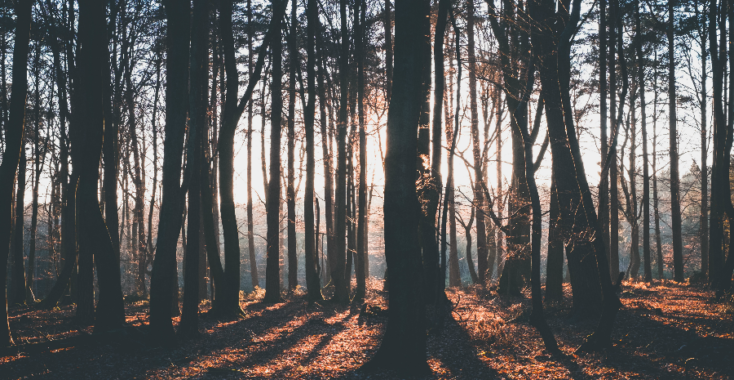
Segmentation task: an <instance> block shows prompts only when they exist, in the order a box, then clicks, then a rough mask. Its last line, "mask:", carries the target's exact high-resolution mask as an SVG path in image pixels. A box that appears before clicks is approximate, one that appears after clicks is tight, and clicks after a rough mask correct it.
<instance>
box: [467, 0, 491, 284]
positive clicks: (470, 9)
mask: <svg viewBox="0 0 734 380" xmlns="http://www.w3.org/2000/svg"><path fill="white" fill-rule="evenodd" d="M466 17H467V26H466V28H467V30H466V34H467V39H468V45H467V49H468V54H469V56H468V63H469V109H470V111H471V135H472V152H473V154H474V200H473V201H472V203H473V207H474V208H475V209H476V218H477V275H478V280H479V283H481V284H484V283H485V276H486V274H487V235H486V233H487V232H486V228H485V226H484V224H485V223H484V221H485V216H484V206H485V204H484V186H483V185H484V176H483V175H482V163H481V159H480V157H481V153H480V148H479V146H480V145H481V143H480V141H481V140H480V138H479V114H478V111H477V73H476V70H477V69H476V66H477V59H476V54H475V51H474V50H475V49H474V44H475V43H474V23H475V21H474V0H467V2H466Z"/></svg>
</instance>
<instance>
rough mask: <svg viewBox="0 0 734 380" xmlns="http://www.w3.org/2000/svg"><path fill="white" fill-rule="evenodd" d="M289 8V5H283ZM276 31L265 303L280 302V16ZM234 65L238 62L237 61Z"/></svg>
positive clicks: (272, 91)
mask: <svg viewBox="0 0 734 380" xmlns="http://www.w3.org/2000/svg"><path fill="white" fill-rule="evenodd" d="M280 7H282V8H283V9H285V4H283V5H280ZM272 28H273V31H274V32H275V35H274V38H273V41H272V45H273V46H272V53H271V54H272V58H271V59H272V70H273V71H272V73H273V79H272V81H273V82H272V85H271V89H270V91H271V96H272V100H271V104H270V109H271V119H270V120H271V121H270V183H269V184H268V201H267V224H268V232H267V267H266V269H265V298H264V299H263V301H264V302H280V301H281V296H280V220H279V219H280V132H281V122H282V116H281V112H282V110H283V96H282V93H281V87H282V85H281V80H282V76H283V70H282V56H281V55H282V49H283V47H282V46H283V43H282V41H281V35H280V29H281V20H280V17H276V18H274V20H273V23H272ZM233 64H234V63H233Z"/></svg>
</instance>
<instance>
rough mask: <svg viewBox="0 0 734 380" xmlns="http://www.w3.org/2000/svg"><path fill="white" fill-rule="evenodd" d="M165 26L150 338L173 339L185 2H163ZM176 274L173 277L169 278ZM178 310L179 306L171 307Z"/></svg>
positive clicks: (185, 49) (184, 93)
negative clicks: (159, 187) (160, 187)
mask: <svg viewBox="0 0 734 380" xmlns="http://www.w3.org/2000/svg"><path fill="white" fill-rule="evenodd" d="M164 7H165V11H166V16H167V19H168V22H167V31H166V32H167V35H166V47H167V51H168V53H167V54H168V59H166V75H167V83H168V85H167V86H166V127H165V139H164V143H163V177H162V180H161V182H162V185H163V191H162V193H163V194H162V200H161V209H160V213H159V217H158V242H157V244H156V254H155V259H154V261H153V272H152V274H151V277H150V328H151V333H152V335H153V336H154V339H157V340H158V342H160V343H166V342H168V341H170V340H171V339H172V338H173V335H174V331H173V324H172V323H171V305H172V294H173V284H174V281H176V283H178V280H177V279H176V278H177V276H176V245H177V242H178V236H179V231H180V230H181V222H182V218H183V216H182V214H183V210H182V209H183V197H184V193H183V189H182V188H181V185H180V181H181V157H182V156H183V140H184V133H185V131H186V119H187V109H188V107H187V106H186V103H187V102H188V100H189V98H188V87H189V85H188V83H189V82H188V78H189V75H188V74H189V73H188V66H189V64H188V62H189V35H190V34H189V33H190V30H189V18H190V17H191V7H190V4H189V2H187V1H184V0H166V1H165V2H164ZM174 276H176V277H174ZM176 307H178V305H176Z"/></svg>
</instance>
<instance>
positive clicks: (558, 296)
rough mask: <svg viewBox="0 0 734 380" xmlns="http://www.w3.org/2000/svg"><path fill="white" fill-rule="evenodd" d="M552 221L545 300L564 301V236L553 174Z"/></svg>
mask: <svg viewBox="0 0 734 380" xmlns="http://www.w3.org/2000/svg"><path fill="white" fill-rule="evenodd" d="M549 207H550V220H549V221H548V264H547V267H546V282H545V299H546V300H547V301H561V300H563V250H564V247H563V235H562V231H561V227H560V223H561V221H560V206H559V204H558V188H557V187H556V179H555V176H554V175H553V174H551V194H550V206H549Z"/></svg>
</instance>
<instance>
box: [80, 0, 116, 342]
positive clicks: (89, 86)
mask: <svg viewBox="0 0 734 380" xmlns="http://www.w3.org/2000/svg"><path fill="white" fill-rule="evenodd" d="M79 13H80V16H79V44H80V45H81V50H80V53H79V59H78V64H79V66H78V73H79V74H80V75H79V77H78V78H77V80H76V86H78V88H80V89H82V94H79V95H78V96H79V102H80V103H79V106H80V107H79V108H78V110H77V112H76V113H80V115H79V118H78V120H79V123H78V124H76V125H75V126H74V127H75V128H73V129H72V136H71V137H72V144H73V145H74V146H76V147H84V148H83V149H74V150H72V160H73V162H74V163H75V165H74V166H75V167H79V186H78V188H77V199H78V200H79V201H78V202H77V207H78V211H79V215H78V218H77V221H78V235H79V256H80V258H81V257H86V258H88V259H90V260H91V258H92V256H94V264H95V267H96V271H97V275H98V285H99V302H98V304H97V310H96V315H95V325H94V332H95V333H105V332H109V331H111V330H114V329H117V328H119V327H121V326H122V324H123V323H124V322H125V309H124V305H123V300H122V287H121V282H120V262H119V260H118V258H117V256H116V254H115V252H116V250H115V248H114V246H113V243H112V240H111V238H110V234H109V232H108V230H107V225H106V223H105V220H104V218H103V217H102V213H101V211H100V207H99V201H98V199H97V193H98V183H99V170H98V169H99V161H100V158H101V154H102V144H103V140H104V124H105V120H104V104H103V98H104V97H103V93H104V77H105V76H104V71H105V70H107V69H108V68H107V65H106V62H107V59H106V55H107V43H108V41H107V38H106V37H107V33H106V32H105V31H106V28H107V25H106V7H105V4H104V3H99V2H97V1H91V0H84V1H80V3H79ZM75 151H76V153H74V152H75ZM90 269H91V268H90ZM89 274H91V270H90V272H89Z"/></svg>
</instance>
